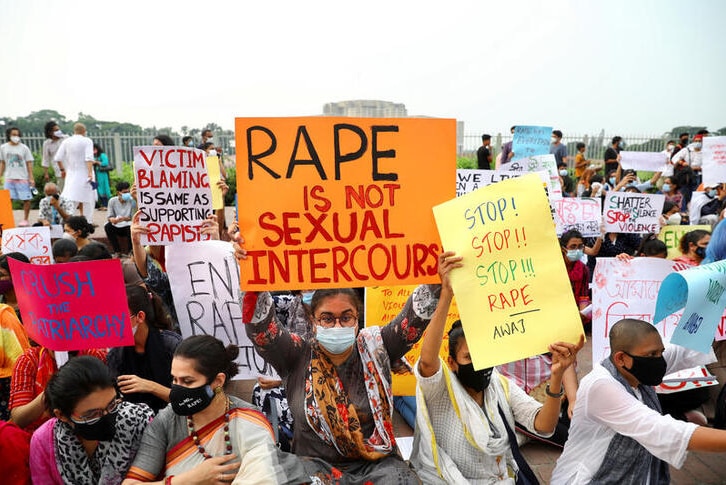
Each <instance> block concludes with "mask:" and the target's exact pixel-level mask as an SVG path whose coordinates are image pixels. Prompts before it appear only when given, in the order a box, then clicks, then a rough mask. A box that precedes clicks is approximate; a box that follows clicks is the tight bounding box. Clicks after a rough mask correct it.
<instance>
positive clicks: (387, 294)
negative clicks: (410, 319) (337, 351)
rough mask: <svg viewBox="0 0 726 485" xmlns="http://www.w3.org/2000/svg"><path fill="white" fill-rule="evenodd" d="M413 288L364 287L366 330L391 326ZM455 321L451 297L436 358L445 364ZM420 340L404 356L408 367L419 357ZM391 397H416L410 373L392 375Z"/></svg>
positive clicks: (413, 381) (456, 317)
mask: <svg viewBox="0 0 726 485" xmlns="http://www.w3.org/2000/svg"><path fill="white" fill-rule="evenodd" d="M415 289H416V286H415V285H406V286H374V287H369V288H366V296H365V307H366V312H365V315H366V322H365V323H366V327H371V326H374V325H376V326H381V327H382V326H384V325H388V324H389V323H391V321H392V320H393V319H394V318H396V316H397V315H398V314H399V313H400V312H401V310H402V309H403V307H404V305H405V304H406V300H408V297H409V296H411V293H412V292H413V290H415ZM458 319H459V310H458V308H457V306H456V298H454V300H453V301H452V302H451V306H450V307H449V313H448V315H447V316H446V326H445V329H444V342H445V343H444V344H443V345H442V346H441V349H439V355H440V356H441V358H442V359H444V362H445V361H446V358H447V357H448V355H449V345H448V332H449V330H450V329H451V325H452V324H453V323H454V322H455V321H456V320H458ZM422 340H423V339H422ZM422 340H419V341H418V342H416V343H415V344H414V345H413V347H411V350H409V351H408V352H406V355H405V356H404V358H405V359H406V361H407V362H408V364H409V365H410V366H411V367H413V365H414V364H415V363H416V361H417V360H418V358H419V357H420V356H421V342H422ZM393 394H394V395H395V396H413V395H414V394H416V377H415V376H414V375H413V374H412V373H410V372H408V373H405V374H399V373H394V374H393Z"/></svg>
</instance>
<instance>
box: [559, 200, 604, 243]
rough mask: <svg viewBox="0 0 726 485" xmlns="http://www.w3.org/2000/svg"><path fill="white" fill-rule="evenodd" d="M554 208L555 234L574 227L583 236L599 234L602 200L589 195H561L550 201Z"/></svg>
mask: <svg viewBox="0 0 726 485" xmlns="http://www.w3.org/2000/svg"><path fill="white" fill-rule="evenodd" d="M551 204H552V208H553V209H554V210H555V225H556V228H557V235H558V236H560V235H562V234H564V233H565V232H567V231H569V230H571V229H575V230H577V231H580V232H581V233H582V235H583V236H584V237H598V236H600V225H601V224H602V207H601V206H602V200H601V199H600V197H596V198H594V199H592V198H589V197H563V198H562V199H557V200H554V201H551Z"/></svg>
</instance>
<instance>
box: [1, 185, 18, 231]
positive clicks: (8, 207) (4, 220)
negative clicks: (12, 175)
mask: <svg viewBox="0 0 726 485" xmlns="http://www.w3.org/2000/svg"><path fill="white" fill-rule="evenodd" d="M13 227H15V216H14V215H13V202H12V201H11V200H10V191H9V190H0V232H1V231H4V230H5V229H12V228H13Z"/></svg>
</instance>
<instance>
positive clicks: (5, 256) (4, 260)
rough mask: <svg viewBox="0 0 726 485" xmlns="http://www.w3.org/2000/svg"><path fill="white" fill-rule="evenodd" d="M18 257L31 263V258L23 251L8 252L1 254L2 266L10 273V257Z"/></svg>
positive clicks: (0, 262) (0, 265)
mask: <svg viewBox="0 0 726 485" xmlns="http://www.w3.org/2000/svg"><path fill="white" fill-rule="evenodd" d="M10 258H12V259H17V260H18V261H22V262H23V263H29V262H30V260H29V259H28V257H27V256H26V255H24V254H23V253H18V252H14V253H7V254H3V255H1V256H0V268H2V269H4V270H5V271H7V272H8V273H9V272H10V263H8V259H10Z"/></svg>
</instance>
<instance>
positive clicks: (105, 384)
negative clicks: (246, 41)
mask: <svg viewBox="0 0 726 485" xmlns="http://www.w3.org/2000/svg"><path fill="white" fill-rule="evenodd" d="M45 400H46V403H47V406H48V411H49V412H50V414H51V415H53V416H54V418H52V419H50V420H49V421H46V422H45V423H44V424H43V425H42V426H41V427H40V428H38V430H37V431H36V432H35V433H33V438H32V439H31V441H30V473H31V476H32V479H33V483H36V484H58V485H61V484H66V483H98V484H101V483H103V484H109V485H118V484H120V483H121V481H122V480H123V477H124V476H125V475H126V472H127V471H128V469H129V467H130V466H131V461H132V460H133V458H134V456H135V455H136V451H137V450H138V448H139V445H140V443H141V436H142V434H143V432H144V429H145V428H146V426H147V425H148V424H149V421H151V419H152V417H153V413H152V412H151V409H149V408H148V407H147V406H145V405H143V404H132V403H128V402H124V401H123V400H122V399H119V397H118V395H117V394H116V389H115V388H114V381H113V379H112V378H111V375H110V374H109V373H108V368H107V367H106V366H105V365H104V364H103V362H101V361H100V360H98V359H97V358H95V357H90V356H81V357H76V358H74V359H71V360H69V361H68V362H67V363H66V364H65V365H63V367H61V368H60V369H58V372H56V373H55V374H54V375H53V377H51V378H50V381H48V385H47V386H46V390H45Z"/></svg>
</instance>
